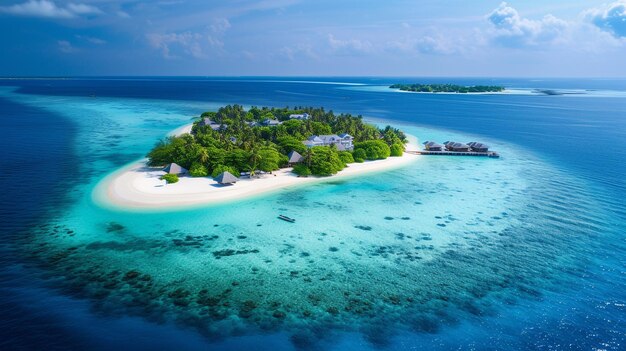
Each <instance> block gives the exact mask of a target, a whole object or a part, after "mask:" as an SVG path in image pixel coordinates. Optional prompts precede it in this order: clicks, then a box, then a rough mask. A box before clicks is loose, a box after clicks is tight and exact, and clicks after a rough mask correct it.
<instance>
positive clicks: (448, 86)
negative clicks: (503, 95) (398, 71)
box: [390, 84, 504, 93]
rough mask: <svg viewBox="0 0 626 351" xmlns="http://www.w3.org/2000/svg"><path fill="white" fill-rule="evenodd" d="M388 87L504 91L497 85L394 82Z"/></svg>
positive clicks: (466, 91) (425, 91)
mask: <svg viewBox="0 0 626 351" xmlns="http://www.w3.org/2000/svg"><path fill="white" fill-rule="evenodd" d="M390 88H392V89H400V90H403V91H414V92H421V93H497V92H501V91H504V87H501V86H497V85H473V86H464V85H456V84H394V85H392V86H390Z"/></svg>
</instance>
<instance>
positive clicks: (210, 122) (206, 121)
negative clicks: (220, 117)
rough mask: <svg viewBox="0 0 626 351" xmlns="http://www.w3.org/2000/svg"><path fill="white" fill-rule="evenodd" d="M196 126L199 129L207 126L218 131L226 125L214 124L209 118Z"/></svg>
mask: <svg viewBox="0 0 626 351" xmlns="http://www.w3.org/2000/svg"><path fill="white" fill-rule="evenodd" d="M198 126H199V127H204V126H209V127H211V129H213V130H220V129H223V128H226V125H223V124H220V123H215V122H214V121H212V120H211V119H210V118H203V119H202V121H200V123H198Z"/></svg>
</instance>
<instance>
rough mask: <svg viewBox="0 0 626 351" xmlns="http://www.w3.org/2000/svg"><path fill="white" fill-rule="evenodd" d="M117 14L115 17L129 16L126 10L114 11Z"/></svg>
mask: <svg viewBox="0 0 626 351" xmlns="http://www.w3.org/2000/svg"><path fill="white" fill-rule="evenodd" d="M115 14H116V15H117V17H121V18H130V15H129V14H128V12H125V11H122V10H119V11H117V12H116V13H115Z"/></svg>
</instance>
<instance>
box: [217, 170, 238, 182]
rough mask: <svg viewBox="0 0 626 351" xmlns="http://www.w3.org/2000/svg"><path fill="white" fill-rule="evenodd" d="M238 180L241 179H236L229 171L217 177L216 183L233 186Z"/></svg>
mask: <svg viewBox="0 0 626 351" xmlns="http://www.w3.org/2000/svg"><path fill="white" fill-rule="evenodd" d="M238 180H239V178H237V177H235V176H234V175H232V173H230V172H228V171H226V172H222V173H220V174H219V175H218V176H217V177H215V181H216V182H218V183H220V184H232V183H236V182H237V181H238Z"/></svg>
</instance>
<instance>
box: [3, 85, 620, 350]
mask: <svg viewBox="0 0 626 351" xmlns="http://www.w3.org/2000/svg"><path fill="white" fill-rule="evenodd" d="M412 80H414V79H382V78H376V79H374V78H359V79H357V78H332V79H331V78H276V77H271V78H185V77H181V78H158V77H154V78H145V79H135V78H124V77H118V78H107V79H103V78H80V79H79V78H76V79H37V80H34V79H30V80H2V81H0V82H1V83H0V84H1V85H2V86H0V111H1V112H2V116H1V117H0V125H1V126H2V128H1V130H2V139H1V140H2V149H3V151H4V155H3V158H2V166H3V169H4V170H5V171H4V172H3V173H2V175H0V182H1V183H2V197H1V199H2V200H1V201H0V221H1V222H0V224H1V229H2V250H3V255H2V257H3V258H2V261H1V263H2V266H1V272H0V274H1V275H2V277H3V279H2V283H1V285H0V289H1V290H2V296H3V297H2V300H1V301H0V303H1V304H2V306H3V311H6V312H5V313H3V315H2V319H1V320H2V326H3V328H2V332H1V333H2V334H3V335H2V338H1V340H2V341H0V343H1V344H0V346H2V347H3V348H10V349H13V348H16V349H19V348H42V347H44V346H45V347H46V348H49V349H68V348H69V349H79V348H89V349H110V348H113V347H115V348H119V349H137V348H151V349H171V348H173V347H184V348H188V349H207V348H209V349H233V350H236V349H242V348H251V347H256V348H259V347H260V348H262V349H276V350H293V349H327V350H331V349H337V350H340V349H341V350H343V349H407V350H408V349H420V348H425V347H427V348H430V349H435V350H436V349H441V350H447V349H452V348H454V349H475V350H510V349H536V350H542V349H566V350H571V349H580V350H589V349H597V350H620V349H623V347H624V342H626V334H625V331H626V292H625V291H626V256H625V255H626V250H625V249H626V242H625V237H624V227H625V225H624V223H625V220H626V206H625V205H624V201H623V197H624V195H626V181H625V179H626V178H624V175H625V174H626V165H625V163H624V160H625V159H626V151H625V150H626V99H625V98H624V97H623V94H624V91H626V81H620V80H614V81H595V80H551V81H542V80H513V79H509V80H505V79H501V80H481V79H475V80H467V79H455V83H459V84H481V83H486V82H488V83H489V84H502V85H504V86H506V87H508V88H510V89H512V90H514V91H517V90H519V91H533V90H536V89H539V90H541V89H550V90H552V91H562V92H567V94H564V95H541V94H527V93H520V94H500V95H437V94H435V95H432V94H409V93H398V92H389V91H386V90H383V89H381V87H384V86H385V85H388V84H392V83H396V82H408V81H412ZM431 80H432V79H431ZM434 81H437V80H436V79H435V80H434ZM571 92H576V94H571ZM229 103H238V104H243V105H246V106H251V105H256V106H277V107H282V106H316V107H317V106H322V107H324V108H326V109H332V110H334V111H336V112H350V113H353V114H362V115H363V116H364V118H366V119H368V120H370V121H372V122H373V123H379V124H381V125H385V124H392V125H393V126H395V127H399V128H402V129H403V130H405V131H407V132H408V133H410V134H412V135H415V136H416V137H418V139H419V140H420V141H425V140H437V141H440V142H442V141H445V140H459V141H463V142H468V141H471V140H478V141H483V142H486V143H488V144H490V145H491V146H492V148H493V149H496V150H498V151H499V152H500V153H501V154H502V158H501V159H497V160H495V159H483V158H472V157H467V158H463V157H461V158H458V157H421V158H420V159H419V160H418V161H417V162H415V163H413V164H411V165H409V166H407V167H404V168H401V169H397V170H392V171H387V172H381V173H377V174H372V175H367V176H364V177H358V178H351V179H337V180H336V181H332V180H331V181H330V182H327V183H320V184H314V185H310V186H306V187H298V188H294V189H283V190H281V191H277V192H275V193H272V194H268V195H265V196H261V197H258V198H253V199H246V200H240V201H234V202H230V203H225V204H222V205H219V206H215V205H214V206H200V207H197V208H193V209H186V210H171V211H159V212H150V211H143V212H142V211H127V210H124V209H120V208H115V207H111V206H102V205H101V204H100V203H98V202H97V201H94V198H93V190H94V188H95V187H96V186H97V184H98V183H99V182H100V181H101V180H102V179H103V178H104V177H105V176H106V175H108V174H110V173H111V172H113V171H115V170H116V169H119V168H120V167H122V166H124V165H126V164H128V163H130V162H134V161H136V160H138V159H141V158H142V157H143V156H144V155H145V154H146V152H147V151H148V150H149V149H150V147H151V146H152V145H153V144H154V143H155V141H156V140H158V139H159V138H162V137H164V136H165V135H166V134H167V133H168V132H169V131H171V130H173V129H175V128H177V127H179V126H180V125H183V124H186V123H189V122H190V121H191V119H192V118H193V117H194V116H197V115H198V114H199V113H201V112H203V111H205V110H215V109H217V108H218V107H219V106H222V105H225V104H229ZM278 213H284V214H287V215H288V216H291V217H294V218H297V222H296V223H295V224H289V223H285V222H281V221H278V220H276V215H277V214H278Z"/></svg>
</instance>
